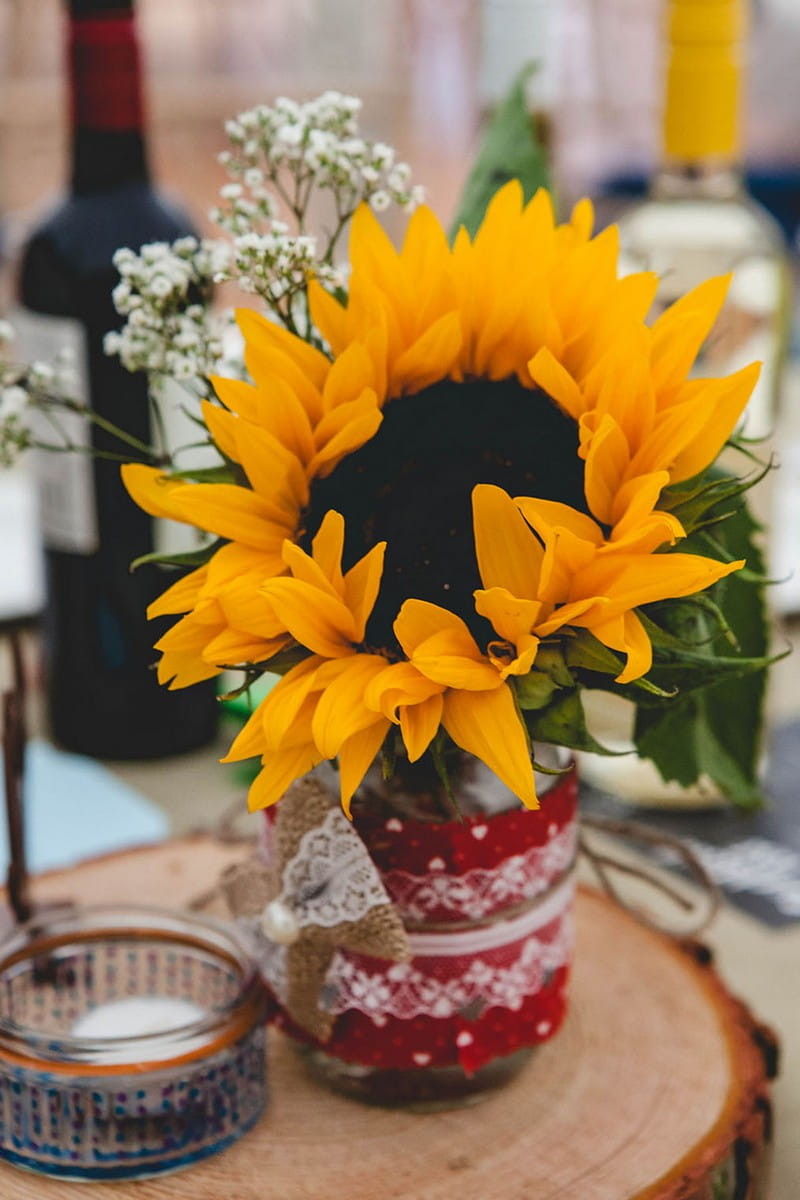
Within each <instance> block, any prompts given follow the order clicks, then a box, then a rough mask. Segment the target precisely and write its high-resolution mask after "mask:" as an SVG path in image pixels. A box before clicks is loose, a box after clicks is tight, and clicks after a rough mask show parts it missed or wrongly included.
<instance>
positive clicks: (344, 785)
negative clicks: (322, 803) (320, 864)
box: [339, 718, 390, 819]
mask: <svg viewBox="0 0 800 1200" xmlns="http://www.w3.org/2000/svg"><path fill="white" fill-rule="evenodd" d="M389 728H390V725H389V722H388V721H387V720H385V719H383V718H382V719H380V720H379V721H376V723H375V724H374V725H370V726H369V727H368V728H367V729H362V730H360V731H359V732H358V733H354V734H353V736H352V737H349V738H348V739H347V741H346V742H345V743H344V745H343V746H342V747H341V749H340V750H339V788H340V792H341V799H342V808H343V810H344V815H345V816H346V817H347V818H348V819H349V818H350V802H351V800H352V799H353V794H354V793H355V791H356V788H357V787H358V786H359V784H360V783H361V781H362V780H363V778H364V776H365V775H366V773H367V771H368V770H369V768H370V767H371V766H372V763H373V761H374V759H375V756H376V755H377V753H378V751H379V750H380V748H381V745H382V744H383V739H384V738H385V737H386V734H387V732H388V730H389Z"/></svg>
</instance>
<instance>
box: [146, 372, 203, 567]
mask: <svg viewBox="0 0 800 1200" xmlns="http://www.w3.org/2000/svg"><path fill="white" fill-rule="evenodd" d="M157 403H158V411H159V413H160V421H159V426H160V429H161V432H162V436H163V439H164V447H165V449H166V450H168V451H169V453H170V454H172V455H173V456H174V461H175V465H176V467H179V468H180V469H181V470H184V471H186V470H190V469H194V470H197V469H203V468H207V467H216V466H219V455H218V454H217V452H216V450H214V448H213V446H211V445H207V444H205V443H203V442H202V441H201V440H200V437H199V435H200V433H201V431H200V430H198V427H197V421H196V416H194V417H193V415H192V414H193V413H195V414H196V410H197V402H196V400H194V399H193V397H192V396H191V395H190V394H189V393H188V392H187V391H186V388H185V387H184V386H183V385H182V384H180V383H178V382H177V380H174V379H164V380H162V381H161V384H160V387H159V390H158V399H157ZM213 540H214V539H213V537H211V536H210V535H209V534H207V533H205V532H203V531H202V530H199V529H197V528H195V526H194V525H185V524H184V523H183V522H181V521H168V520H163V519H161V518H156V519H155V520H154V521H153V549H154V550H155V551H156V553H157V554H163V555H174V554H186V553H190V552H192V551H195V550H199V549H200V548H201V547H202V546H207V545H208V544H209V543H210V542H212V541H213Z"/></svg>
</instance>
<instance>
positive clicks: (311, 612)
mask: <svg viewBox="0 0 800 1200" xmlns="http://www.w3.org/2000/svg"><path fill="white" fill-rule="evenodd" d="M261 594H262V596H264V597H265V598H266V600H267V601H268V603H269V605H270V607H271V609H272V611H273V612H274V613H275V616H276V617H277V618H278V620H279V621H281V622H283V627H284V628H285V629H287V630H288V631H289V633H291V635H292V637H293V638H294V639H295V641H297V642H298V643H299V644H300V645H301V646H306V647H307V648H308V649H309V650H311V652H312V653H313V654H321V655H322V656H323V657H325V658H342V657H344V656H345V655H348V654H351V653H352V645H353V643H354V642H355V641H356V640H357V639H356V628H355V623H354V621H353V616H352V613H351V612H350V610H349V609H348V608H347V606H346V605H345V604H344V603H343V601H342V600H340V599H339V598H338V597H335V596H332V595H331V594H330V593H329V592H325V591H323V590H322V589H321V588H318V587H315V586H314V584H312V583H307V582H306V581H305V580H303V579H285V578H284V579H271V580H269V582H268V583H265V584H264V586H263V587H262V589H261Z"/></svg>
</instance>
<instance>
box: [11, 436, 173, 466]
mask: <svg viewBox="0 0 800 1200" xmlns="http://www.w3.org/2000/svg"><path fill="white" fill-rule="evenodd" d="M29 446H30V447H31V449H33V450H49V451H58V452H59V453H61V454H89V455H91V457H92V458H103V459H106V460H107V461H108V462H118V463H129V462H130V461H131V460H130V457H129V456H128V455H127V454H115V453H114V451H113V450H96V449H95V448H94V446H79V445H78V444H77V443H76V442H71V441H69V440H66V441H64V442H62V443H61V444H60V445H59V444H58V443H57V442H42V441H39V439H38V438H36V439H33V440H32V441H31V442H29ZM150 458H151V459H152V461H153V463H154V464H155V465H157V466H164V465H166V464H164V463H162V462H161V461H160V459H157V458H156V457H155V455H152V454H151V455H150Z"/></svg>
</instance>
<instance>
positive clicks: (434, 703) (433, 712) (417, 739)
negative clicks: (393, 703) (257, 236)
mask: <svg viewBox="0 0 800 1200" xmlns="http://www.w3.org/2000/svg"><path fill="white" fill-rule="evenodd" d="M443 706H444V702H443V699H442V693H441V692H437V693H435V694H434V695H433V696H428V698H427V700H422V701H420V702H419V703H418V704H404V705H403V706H402V707H401V708H400V732H401V734H402V735H403V742H404V744H405V747H406V753H407V754H408V761H409V762H416V761H417V759H419V758H421V757H422V755H423V754H424V753H425V751H426V750H427V749H428V746H430V744H431V742H432V741H433V739H434V738H435V737H436V734H437V732H438V729H439V724H440V722H441V719H442V710H443Z"/></svg>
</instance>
